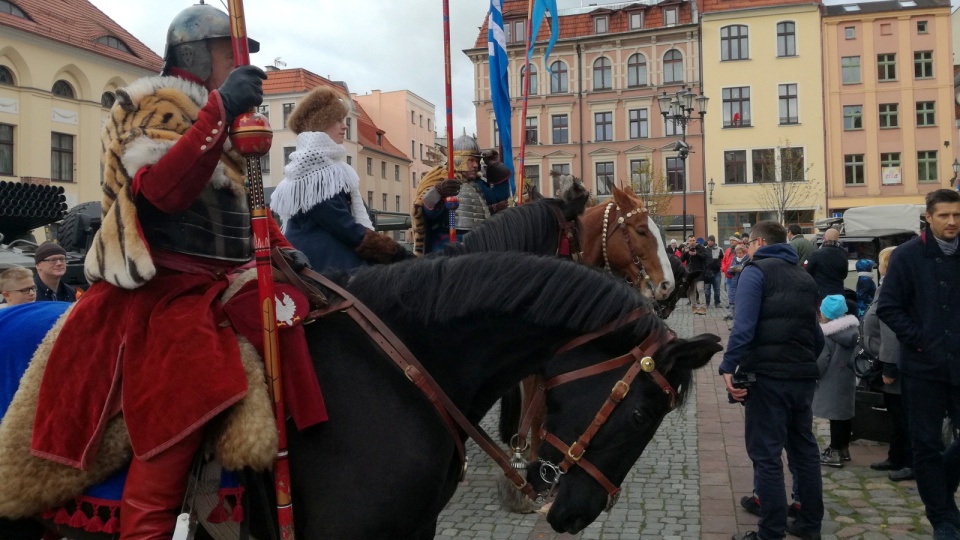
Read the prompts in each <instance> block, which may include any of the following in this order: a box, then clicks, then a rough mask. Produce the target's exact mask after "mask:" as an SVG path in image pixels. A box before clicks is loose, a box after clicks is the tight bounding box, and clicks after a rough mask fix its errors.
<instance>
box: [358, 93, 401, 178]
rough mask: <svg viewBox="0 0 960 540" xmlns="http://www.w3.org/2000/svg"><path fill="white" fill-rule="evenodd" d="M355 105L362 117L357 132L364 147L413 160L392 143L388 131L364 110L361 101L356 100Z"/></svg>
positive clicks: (398, 157)
mask: <svg viewBox="0 0 960 540" xmlns="http://www.w3.org/2000/svg"><path fill="white" fill-rule="evenodd" d="M353 106H354V107H356V109H357V113H359V114H360V118H359V119H358V120H357V134H358V135H359V141H360V144H361V145H362V146H363V147H364V148H371V149H373V150H375V151H377V152H380V153H381V154H386V155H388V156H390V157H394V158H397V159H400V160H403V161H406V162H407V163H410V162H411V160H410V158H408V157H407V156H406V155H404V153H403V152H401V151H400V149H399V148H397V147H396V146H394V145H393V144H391V143H390V141H389V140H388V139H387V136H386V132H385V131H383V130H382V129H380V128H378V127H377V125H376V124H374V123H373V119H372V118H370V115H369V114H367V111H365V110H363V107H361V106H360V103H358V102H356V101H354V102H353ZM378 134H379V135H380V144H377V135H378Z"/></svg>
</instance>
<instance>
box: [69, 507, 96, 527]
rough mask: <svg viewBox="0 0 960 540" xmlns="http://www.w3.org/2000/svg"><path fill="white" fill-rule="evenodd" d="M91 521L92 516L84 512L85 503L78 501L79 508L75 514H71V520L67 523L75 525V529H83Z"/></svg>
mask: <svg viewBox="0 0 960 540" xmlns="http://www.w3.org/2000/svg"><path fill="white" fill-rule="evenodd" d="M89 521H90V518H88V517H87V515H86V514H84V513H83V505H81V504H80V503H77V509H76V510H74V512H73V515H72V516H70V521H69V522H68V523H67V525H68V526H70V527H73V528H74V529H82V528H84V527H86V526H87V522H89Z"/></svg>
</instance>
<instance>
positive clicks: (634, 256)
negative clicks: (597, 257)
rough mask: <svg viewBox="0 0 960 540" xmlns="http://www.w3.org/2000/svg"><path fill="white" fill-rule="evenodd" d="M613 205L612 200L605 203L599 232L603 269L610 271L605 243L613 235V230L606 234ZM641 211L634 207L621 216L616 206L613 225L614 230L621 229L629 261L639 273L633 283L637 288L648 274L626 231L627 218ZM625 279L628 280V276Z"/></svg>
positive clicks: (647, 278)
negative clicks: (614, 223) (614, 225)
mask: <svg viewBox="0 0 960 540" xmlns="http://www.w3.org/2000/svg"><path fill="white" fill-rule="evenodd" d="M613 206H614V202H613V201H610V202H608V203H607V206H606V208H604V209H603V230H602V232H601V233H600V237H601V238H603V243H601V244H600V247H601V250H602V251H603V269H604V270H606V271H607V272H610V273H613V270H612V269H611V268H610V259H609V258H608V257H607V243H608V242H609V241H610V237H611V236H613V231H610V233H609V234H608V233H607V230H608V226H609V223H610V209H611V208H613ZM641 212H643V209H641V208H634V209H633V210H630V211H629V212H627V213H626V214H625V215H622V216H621V215H620V207H619V206H617V225H616V227H614V230H616V229H620V230H621V231H623V240H624V242H626V243H627V250H628V251H629V252H630V257H631V262H632V263H633V265H634V266H636V267H637V270H638V273H639V274H640V280H639V283H634V285H635V286H636V287H638V288H639V287H640V285H641V284H642V283H643V282H644V281H649V280H650V275H649V274H647V270H646V268H644V267H643V263H642V262H641V261H640V254H639V253H637V251H636V250H635V249H634V248H633V244H632V243H631V242H630V233H628V232H627V220H628V219H630V218H631V217H633V216H634V215H636V214H639V213H641ZM627 281H630V280H629V278H628V279H627Z"/></svg>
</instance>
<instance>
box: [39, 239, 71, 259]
mask: <svg viewBox="0 0 960 540" xmlns="http://www.w3.org/2000/svg"><path fill="white" fill-rule="evenodd" d="M66 254H67V251H66V250H65V249H63V248H62V247H60V244H57V243H54V242H44V243H42V244H40V246H38V247H37V250H36V251H35V252H33V262H35V263H36V264H40V261H42V260H44V259H46V258H47V257H52V256H54V255H66Z"/></svg>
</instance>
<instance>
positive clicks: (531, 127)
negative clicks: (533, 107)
mask: <svg viewBox="0 0 960 540" xmlns="http://www.w3.org/2000/svg"><path fill="white" fill-rule="evenodd" d="M538 131H539V129H538V122H537V117H536V116H531V117H529V118H527V123H526V128H525V130H524V134H525V137H526V138H527V144H537V141H539V140H540V139H539V136H538V135H539V133H538Z"/></svg>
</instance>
